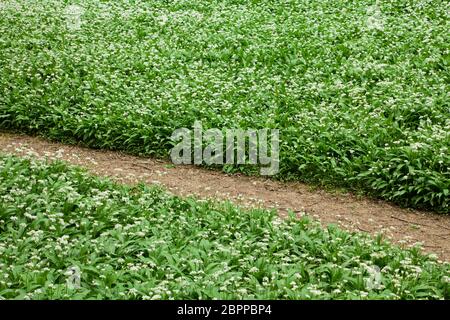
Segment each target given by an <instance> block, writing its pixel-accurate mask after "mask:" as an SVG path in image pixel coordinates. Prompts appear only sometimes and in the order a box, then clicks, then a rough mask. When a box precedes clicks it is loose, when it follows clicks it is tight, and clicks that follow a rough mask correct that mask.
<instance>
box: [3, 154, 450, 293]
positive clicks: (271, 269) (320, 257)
mask: <svg viewBox="0 0 450 320" xmlns="http://www.w3.org/2000/svg"><path fill="white" fill-rule="evenodd" d="M419 251H420V250H418V249H417V248H413V249H400V248H398V247H396V246H393V245H391V244H389V243H387V242H385V241H383V240H382V239H381V238H377V239H372V238H369V237H368V236H365V235H361V234H351V233H347V232H344V231H342V230H340V229H339V228H337V227H333V226H330V227H328V228H327V229H323V228H322V227H320V226H319V225H317V224H316V223H314V222H312V221H310V220H308V219H306V218H303V219H300V220H298V219H287V220H280V219H279V218H277V216H276V214H275V212H273V211H272V212H270V211H264V210H253V211H247V210H242V209H239V208H237V207H235V206H233V205H231V204H227V203H219V204H218V203H211V202H204V201H199V200H196V199H193V198H187V199H181V198H178V197H175V196H173V195H170V194H168V193H166V192H165V191H163V190H161V189H156V188H149V187H146V186H144V185H140V186H137V187H133V188H131V187H126V186H119V185H116V184H113V183H112V182H110V181H108V180H100V179H99V178H96V177H92V176H90V175H88V174H87V173H85V172H84V171H82V170H80V169H77V168H70V167H67V166H66V165H65V164H63V163H53V164H48V163H45V162H41V161H37V160H27V159H19V158H15V157H10V156H0V298H8V299H11V298H22V299H69V298H70V299H73V298H77V299H80V298H102V299H119V298H120V299H173V298H179V299H181V298H182V299H211V298H221V299H231V298H235V299H236V298H238V299H241V298H261V299H275V298H280V299H286V298H288V299H330V298H333V299H414V298H417V299H441V298H447V299H448V298H450V291H449V285H450V277H449V276H450V266H449V264H441V263H439V262H437V261H436V260H435V258H433V257H432V256H425V255H422V254H421V253H420V252H419ZM74 268H78V270H79V271H80V272H81V275H80V277H79V279H80V280H81V281H80V283H79V287H76V286H72V287H70V286H68V283H67V280H68V276H69V275H68V274H67V272H68V271H70V270H72V269H74Z"/></svg>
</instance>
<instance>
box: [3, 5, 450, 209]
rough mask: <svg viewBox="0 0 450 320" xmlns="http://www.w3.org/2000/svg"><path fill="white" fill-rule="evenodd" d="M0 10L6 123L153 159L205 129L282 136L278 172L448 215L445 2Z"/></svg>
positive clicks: (449, 111)
mask: <svg viewBox="0 0 450 320" xmlns="http://www.w3.org/2000/svg"><path fill="white" fill-rule="evenodd" d="M376 3H378V5H376ZM69 5H71V6H69ZM74 5H77V6H78V7H75V9H76V10H75V9H74V7H73V6H74ZM74 14H79V18H80V21H79V22H80V24H79V25H78V24H77V23H78V22H77V20H76V17H75V18H74ZM0 17H1V19H0V33H1V34H2V36H1V38H0V126H1V127H4V128H12V129H19V130H22V131H27V132H29V133H38V134H42V135H46V136H48V137H51V138H54V139H59V140H65V141H77V142H83V143H85V144H87V145H89V146H92V147H100V148H111V149H122V150H126V151H129V152H133V153H142V154H147V155H157V156H167V155H168V151H169V150H170V148H171V147H172V143H171V142H170V139H169V137H170V135H171V133H172V131H173V130H174V129H176V128H180V127H188V128H190V127H192V125H193V123H194V121H195V120H202V122H203V126H204V128H211V127H217V128H233V127H241V128H256V129H258V128H262V127H268V128H278V129H280V134H281V159H280V170H281V171H280V174H279V177H280V178H286V179H301V180H303V181H306V182H313V183H322V184H326V185H334V186H342V187H347V188H351V189H355V190H363V191H364V192H367V193H370V194H373V195H376V196H379V197H382V198H384V199H389V200H392V201H395V202H397V203H400V204H403V205H407V206H412V207H425V208H431V209H434V210H436V211H442V212H449V199H450V196H449V195H450V191H449V189H450V188H449V186H450V170H449V168H450V153H449V150H448V148H449V145H450V117H449V114H450V105H449V91H450V90H449V82H448V81H449V78H448V74H449V73H448V63H449V59H450V56H449V43H450V39H449V34H448V30H449V21H450V19H449V11H448V2H447V1H439V0H420V1H418V0H415V1H409V0H395V1H372V0H370V1H369V0H358V1H340V2H338V3H336V2H335V1H327V0H320V1H306V0H305V1H302V0H280V1H264V0H262V1H239V0H225V1H224V0H220V1H209V0H208V1H123V0H115V1H97V0H80V1H55V0H49V1H37V0H36V1H32V0H29V1H27V0H17V1H16V0H14V1H13V0H8V1H2V2H1V4H0ZM74 19H75V21H74ZM227 169H230V168H227ZM234 169H235V170H242V171H244V172H246V173H252V172H253V171H255V170H253V169H252V168H249V167H248V166H242V167H239V168H234Z"/></svg>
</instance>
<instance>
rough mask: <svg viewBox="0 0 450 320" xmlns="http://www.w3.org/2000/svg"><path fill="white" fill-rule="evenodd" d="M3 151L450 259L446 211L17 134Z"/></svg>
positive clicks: (0, 138) (2, 136) (5, 138)
mask: <svg viewBox="0 0 450 320" xmlns="http://www.w3.org/2000/svg"><path fill="white" fill-rule="evenodd" d="M0 152H2V153H6V154H8V153H9V154H15V155H19V156H25V155H29V156H35V157H38V158H48V159H61V160H64V161H67V162H68V163H70V164H74V165H78V166H82V167H85V168H87V169H88V170H90V171H91V172H92V173H94V174H96V175H99V176H108V177H111V178H113V179H114V180H116V181H118V182H121V183H127V184H134V183H137V182H145V183H148V184H161V185H163V186H164V187H165V188H166V189H168V190H169V191H171V192H172V193H174V194H177V195H181V196H187V195H194V196H197V197H199V198H202V199H206V198H215V199H220V200H231V201H233V202H235V203H237V204H239V205H241V206H250V207H265V208H274V209H276V210H277V211H278V213H279V215H280V216H285V215H286V214H287V212H288V210H292V211H293V212H295V213H297V214H298V215H302V214H307V215H310V216H312V217H313V218H315V219H317V220H319V221H320V222H321V223H322V224H323V225H327V224H330V223H334V224H337V225H339V226H341V227H342V228H344V229H346V230H349V231H362V232H368V233H371V234H377V233H380V232H381V233H383V234H384V235H385V236H386V237H387V238H390V239H391V240H392V241H394V242H396V243H400V244H402V245H405V246H407V245H413V244H416V243H418V242H420V243H422V245H423V248H424V250H425V251H426V252H428V253H435V254H437V255H438V256H439V257H440V258H441V259H442V260H445V261H450V241H449V239H450V216H446V215H439V214H436V213H433V212H423V211H417V210H410V209H403V208H399V207H397V206H395V205H392V204H390V203H387V202H384V201H377V200H372V199H367V198H362V199H361V198H358V197H356V196H354V195H351V194H331V193H328V192H326V191H323V190H315V191H313V190H311V188H310V187H309V186H308V185H306V184H302V183H282V182H278V181H274V180H268V179H265V178H263V177H248V176H242V175H226V174H224V173H222V172H218V171H212V170H207V169H204V168H201V167H197V166H173V165H171V163H170V162H169V161H163V160H157V159H151V158H143V157H136V156H130V155H126V154H123V153H121V152H115V151H105V150H93V149H88V148H84V147H79V146H71V145H63V144H60V143H55V142H50V141H47V140H44V139H41V138H37V137H30V136H26V135H19V134H11V133H0Z"/></svg>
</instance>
